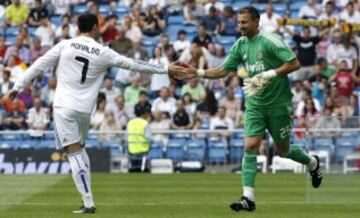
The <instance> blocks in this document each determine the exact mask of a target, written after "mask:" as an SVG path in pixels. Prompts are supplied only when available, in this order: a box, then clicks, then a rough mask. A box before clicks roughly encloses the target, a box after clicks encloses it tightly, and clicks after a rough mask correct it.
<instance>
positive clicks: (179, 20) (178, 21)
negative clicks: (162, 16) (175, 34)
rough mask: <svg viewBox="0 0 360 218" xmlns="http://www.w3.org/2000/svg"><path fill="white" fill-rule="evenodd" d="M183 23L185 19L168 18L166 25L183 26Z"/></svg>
mask: <svg viewBox="0 0 360 218" xmlns="http://www.w3.org/2000/svg"><path fill="white" fill-rule="evenodd" d="M184 21H185V18H184V17H183V16H169V17H168V20H167V23H168V25H171V24H183V23H184Z"/></svg>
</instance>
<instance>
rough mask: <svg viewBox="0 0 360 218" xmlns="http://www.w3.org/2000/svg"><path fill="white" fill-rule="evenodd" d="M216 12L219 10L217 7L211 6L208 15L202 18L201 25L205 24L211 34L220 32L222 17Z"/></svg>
mask: <svg viewBox="0 0 360 218" xmlns="http://www.w3.org/2000/svg"><path fill="white" fill-rule="evenodd" d="M216 12H217V11H216V8H215V7H211V8H210V12H209V14H208V15H207V16H205V17H203V18H202V20H201V25H202V26H204V28H205V30H206V31H207V32H208V33H209V34H218V33H220V27H221V19H220V16H219V15H218V14H217V13H216Z"/></svg>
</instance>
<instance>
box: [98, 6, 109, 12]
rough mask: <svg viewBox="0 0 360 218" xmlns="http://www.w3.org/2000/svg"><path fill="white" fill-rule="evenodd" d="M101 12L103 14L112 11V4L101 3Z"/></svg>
mask: <svg viewBox="0 0 360 218" xmlns="http://www.w3.org/2000/svg"><path fill="white" fill-rule="evenodd" d="M99 12H100V13H102V14H109V12H110V5H108V4H101V5H100V7H99Z"/></svg>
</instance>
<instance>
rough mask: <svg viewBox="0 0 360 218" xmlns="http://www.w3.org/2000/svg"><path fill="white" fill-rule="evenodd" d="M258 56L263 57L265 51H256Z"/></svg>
mask: <svg viewBox="0 0 360 218" xmlns="http://www.w3.org/2000/svg"><path fill="white" fill-rule="evenodd" d="M256 57H257V58H258V59H262V58H263V53H262V51H258V52H257V53H256Z"/></svg>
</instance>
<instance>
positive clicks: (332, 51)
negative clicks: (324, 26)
mask: <svg viewBox="0 0 360 218" xmlns="http://www.w3.org/2000/svg"><path fill="white" fill-rule="evenodd" d="M341 37H342V36H341V30H340V29H336V30H334V31H333V33H332V43H331V44H330V45H329V47H328V49H327V55H326V59H327V61H328V63H329V64H330V65H333V66H336V65H337V52H338V51H339V50H340V48H342V47H343V45H342V42H341Z"/></svg>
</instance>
